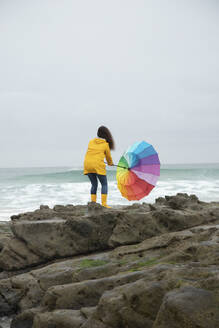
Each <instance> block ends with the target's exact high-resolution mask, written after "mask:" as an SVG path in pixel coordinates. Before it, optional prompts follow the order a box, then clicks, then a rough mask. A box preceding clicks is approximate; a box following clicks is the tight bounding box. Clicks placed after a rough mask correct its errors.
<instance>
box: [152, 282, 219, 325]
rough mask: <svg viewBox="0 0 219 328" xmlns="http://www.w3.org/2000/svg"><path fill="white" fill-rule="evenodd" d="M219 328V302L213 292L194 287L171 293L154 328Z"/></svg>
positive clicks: (164, 302)
mask: <svg viewBox="0 0 219 328" xmlns="http://www.w3.org/2000/svg"><path fill="white" fill-rule="evenodd" d="M169 327H174V328H188V327H191V328H193V327H194V328H196V327H199V328H206V327H208V328H216V327H219V300H218V298H216V297H215V296H214V294H213V293H212V292H209V291H207V290H203V289H198V288H194V287H190V286H188V287H184V288H182V289H179V290H176V291H171V292H169V293H168V294H167V295H166V296H165V298H164V300H163V303H162V306H161V308H160V310H159V313H158V316H157V318H156V321H155V323H154V325H153V328H169Z"/></svg>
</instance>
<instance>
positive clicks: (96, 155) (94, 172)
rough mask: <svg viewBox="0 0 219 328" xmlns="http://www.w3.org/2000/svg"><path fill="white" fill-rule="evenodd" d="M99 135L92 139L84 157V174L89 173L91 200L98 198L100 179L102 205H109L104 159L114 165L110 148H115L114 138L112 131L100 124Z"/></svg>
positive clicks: (94, 200)
mask: <svg viewBox="0 0 219 328" xmlns="http://www.w3.org/2000/svg"><path fill="white" fill-rule="evenodd" d="M97 137H98V138H94V139H92V140H90V142H89V144H88V149H87V153H86V155H85V159H84V174H86V175H88V178H89V179H90V182H91V201H92V202H96V200H97V186H98V180H99V181H100V183H101V202H102V206H104V207H108V208H109V206H107V192H108V186H107V177H106V165H105V163H104V159H105V158H106V161H107V163H108V165H111V166H112V165H113V161H112V157H111V153H110V150H113V149H115V146H114V140H113V137H112V134H111V132H110V131H109V129H108V128H106V127H105V126H100V127H99V129H98V131H97Z"/></svg>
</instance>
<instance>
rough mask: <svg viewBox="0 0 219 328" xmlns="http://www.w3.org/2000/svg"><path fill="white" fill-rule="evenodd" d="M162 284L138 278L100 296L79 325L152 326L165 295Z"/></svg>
mask: <svg viewBox="0 0 219 328" xmlns="http://www.w3.org/2000/svg"><path fill="white" fill-rule="evenodd" d="M169 288H170V286H168V283H166V282H163V281H161V282H155V281H152V282H149V281H147V279H140V280H138V281H136V282H134V283H131V284H126V285H124V286H121V287H117V288H115V289H113V290H112V291H108V292H106V293H104V294H103V296H102V297H101V299H100V302H99V304H98V306H97V309H96V311H95V312H94V314H93V315H92V316H91V317H90V318H89V319H88V321H87V322H86V323H85V324H84V325H83V328H88V327H94V328H95V327H99V326H100V327H101V324H103V325H104V326H103V327H111V328H131V327H139V328H140V327H142V328H143V327H146V328H147V327H148V328H149V327H150V328H151V327H152V325H153V320H154V319H155V318H156V314H157V313H158V311H159V308H160V305H161V303H162V299H163V297H164V295H165V292H166V291H167V290H168V289H169Z"/></svg>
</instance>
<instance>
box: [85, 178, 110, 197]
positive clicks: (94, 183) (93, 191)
mask: <svg viewBox="0 0 219 328" xmlns="http://www.w3.org/2000/svg"><path fill="white" fill-rule="evenodd" d="M88 178H89V179H90V182H91V191H90V193H91V194H96V193H97V186H98V180H99V181H100V183H101V194H107V192H108V185H107V177H106V175H101V174H97V173H88ZM97 178H98V180H97Z"/></svg>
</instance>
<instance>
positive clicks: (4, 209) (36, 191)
mask: <svg viewBox="0 0 219 328" xmlns="http://www.w3.org/2000/svg"><path fill="white" fill-rule="evenodd" d="M107 177H108V187H109V192H108V204H109V205H112V206H114V205H129V204H133V202H129V201H128V200H127V199H125V198H123V197H122V196H121V194H120V191H119V190H118V188H117V182H116V169H115V168H110V169H108V171H107ZM176 193H187V194H189V195H190V194H196V195H197V196H198V197H199V199H200V200H202V201H208V202H209V201H219V163H218V164H175V165H174V164H171V165H162V167H161V174H160V179H159V180H158V183H157V185H156V187H155V188H154V189H153V190H152V191H151V193H150V194H149V195H148V196H147V197H145V198H143V199H142V200H141V201H140V203H142V202H145V203H154V201H155V199H156V198H158V197H164V196H165V195H175V194H176ZM89 201H90V182H89V180H88V178H87V176H84V175H83V170H82V168H80V167H75V168H73V167H37V168H36V167H35V168H31V167H27V168H0V221H8V220H10V217H11V215H15V214H18V213H23V212H26V211H33V210H35V209H37V208H39V206H40V205H48V206H49V207H51V208H52V207H53V206H54V205H56V204H61V205H67V204H73V205H79V204H82V205H83V204H87V203H88V202H89ZM97 201H98V202H100V186H99V188H98V199H97Z"/></svg>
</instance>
